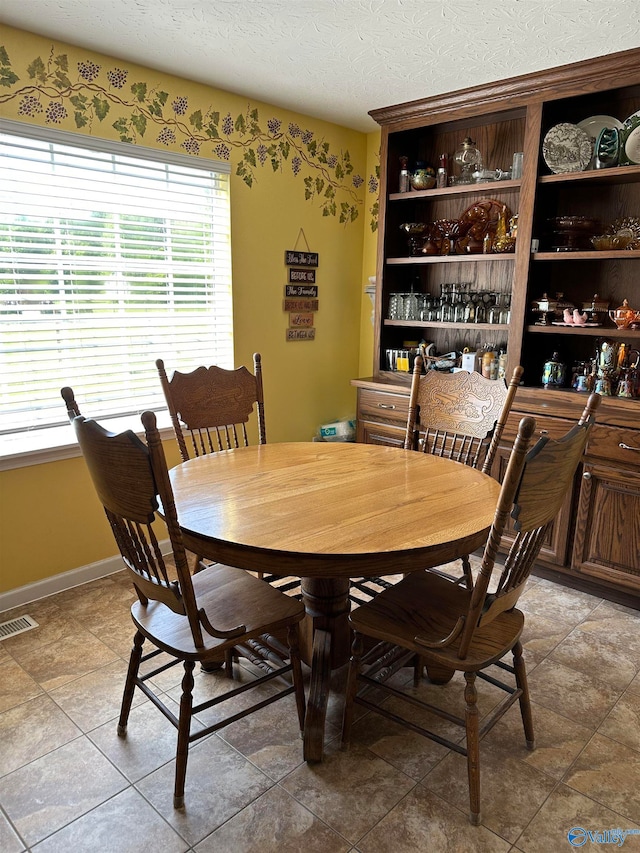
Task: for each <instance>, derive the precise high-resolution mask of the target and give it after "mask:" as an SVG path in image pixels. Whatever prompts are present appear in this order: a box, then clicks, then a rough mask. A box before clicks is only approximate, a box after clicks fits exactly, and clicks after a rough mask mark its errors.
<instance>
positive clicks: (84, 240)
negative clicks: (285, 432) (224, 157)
mask: <svg viewBox="0 0 640 853" xmlns="http://www.w3.org/2000/svg"><path fill="white" fill-rule="evenodd" d="M9 124H10V123H9V122H3V123H2V125H0V131H4V132H0V374H1V380H0V381H1V387H0V434H6V433H15V432H19V431H22V430H27V429H34V428H38V427H48V426H54V425H58V424H62V423H65V422H66V412H65V408H64V403H63V401H62V398H61V397H60V388H61V387H62V386H64V385H71V386H72V387H73V389H74V391H75V392H76V397H77V399H78V402H79V404H80V407H81V409H82V411H83V412H85V413H86V414H87V415H91V416H95V417H105V416H107V417H113V416H117V415H126V414H132V413H138V412H142V411H144V410H145V409H160V408H162V407H164V405H165V404H164V397H163V395H162V390H161V388H160V381H159V379H158V375H157V370H156V367H155V360H156V358H163V359H164V360H165V364H166V366H167V370H168V371H171V370H173V369H176V368H177V369H180V370H183V371H185V370H186V371H188V370H193V369H194V368H195V367H197V366H198V365H200V364H218V365H220V366H221V367H232V366H233V326H232V299H231V247H230V215H229V175H228V171H229V169H228V166H227V164H218V163H213V164H212V162H211V161H209V162H207V161H203V162H202V163H200V162H196V163H195V164H194V158H188V157H187V156H186V155H182V156H181V155H166V156H165V157H163V152H161V151H152V150H151V149H141V150H140V151H139V152H138V151H137V148H138V146H132V145H125V144H122V143H108V142H105V143H104V144H102V143H101V142H100V141H99V140H95V139H91V140H84V138H83V141H82V143H81V144H70V143H69V137H73V139H74V140H75V135H73V134H63V133H60V132H57V133H56V132H55V131H53V132H52V131H49V133H48V134H46V133H43V134H42V135H41V136H40V138H33V137H30V138H29V137H26V136H22V135H16V134H15V133H14V132H8V131H7V125H9ZM29 131H33V128H29ZM21 132H22V131H21ZM44 136H46V137H48V138H43V137H44ZM88 142H90V144H91V145H96V146H97V147H95V148H89V147H87V143H88Z"/></svg>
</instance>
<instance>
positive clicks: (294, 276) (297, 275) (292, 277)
mask: <svg viewBox="0 0 640 853" xmlns="http://www.w3.org/2000/svg"><path fill="white" fill-rule="evenodd" d="M296 281H306V282H309V283H310V284H315V281H316V271H315V270H297V269H289V282H290V283H293V282H296Z"/></svg>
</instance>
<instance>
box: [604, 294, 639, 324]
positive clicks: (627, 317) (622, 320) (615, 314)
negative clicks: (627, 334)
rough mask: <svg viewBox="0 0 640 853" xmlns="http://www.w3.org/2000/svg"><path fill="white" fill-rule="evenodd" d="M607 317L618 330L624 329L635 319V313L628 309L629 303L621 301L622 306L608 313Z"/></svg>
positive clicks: (624, 300)
mask: <svg viewBox="0 0 640 853" xmlns="http://www.w3.org/2000/svg"><path fill="white" fill-rule="evenodd" d="M609 317H611V319H612V320H613V322H614V323H615V324H616V326H617V327H618V328H619V329H626V328H627V327H628V326H629V325H630V324H631V323H632V322H633V321H634V320H635V319H636V312H635V311H634V310H633V308H629V303H628V302H627V300H626V299H623V300H622V305H620V306H618V308H612V309H611V310H610V311H609Z"/></svg>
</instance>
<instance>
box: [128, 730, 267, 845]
mask: <svg viewBox="0 0 640 853" xmlns="http://www.w3.org/2000/svg"><path fill="white" fill-rule="evenodd" d="M174 777H175V762H173V761H172V762H170V763H169V764H167V765H165V766H164V767H161V768H160V769H159V770H157V771H156V772H155V773H152V774H151V775H149V776H147V777H146V778H145V779H143V780H142V781H141V782H139V783H138V784H137V786H136V787H137V788H138V789H139V790H140V792H141V793H142V794H143V795H144V796H145V797H146V799H147V800H149V802H150V803H151V804H152V805H153V806H154V808H155V809H156V810H157V811H158V812H159V813H160V814H161V815H162V816H163V817H164V818H165V820H167V821H168V822H169V823H170V824H171V826H173V828H174V829H175V830H176V832H178V833H179V834H180V835H181V836H182V837H183V838H185V839H186V840H187V841H188V842H189V844H191V845H194V844H197V843H198V842H200V841H202V839H203V838H205V837H206V836H208V835H210V833H212V832H213V831H214V830H216V829H217V828H218V827H219V826H221V825H222V824H223V823H225V821H227V820H229V818H231V817H233V816H234V815H235V814H237V813H238V812H239V811H241V810H242V809H243V808H244V807H245V806H247V805H248V804H249V803H251V802H253V800H255V799H257V798H258V797H259V796H260V795H261V794H264V792H265V791H266V790H268V789H269V788H270V787H271V786H272V785H273V784H274V783H273V780H272V779H269V778H268V777H267V776H266V775H265V774H264V773H262V772H261V771H260V770H258V768H257V767H254V766H253V765H252V764H251V762H249V761H248V760H247V759H246V758H244V757H243V756H242V755H240V754H239V753H238V752H236V751H235V749H233V748H232V747H231V746H229V744H227V743H224V741H222V740H221V739H220V738H218V737H216V736H215V735H213V736H212V737H209V738H207V739H206V740H204V741H200V742H199V743H197V744H196V745H194V746H192V747H191V748H190V750H189V761H188V764H187V778H186V786H185V807H184V808H183V809H174V808H173V786H174Z"/></svg>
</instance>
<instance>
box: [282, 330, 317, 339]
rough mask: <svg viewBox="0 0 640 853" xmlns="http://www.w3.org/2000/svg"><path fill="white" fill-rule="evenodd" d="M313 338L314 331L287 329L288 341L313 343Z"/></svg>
mask: <svg viewBox="0 0 640 853" xmlns="http://www.w3.org/2000/svg"><path fill="white" fill-rule="evenodd" d="M315 336H316V330H315V329H287V340H288V341H313V340H314V339H315Z"/></svg>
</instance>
